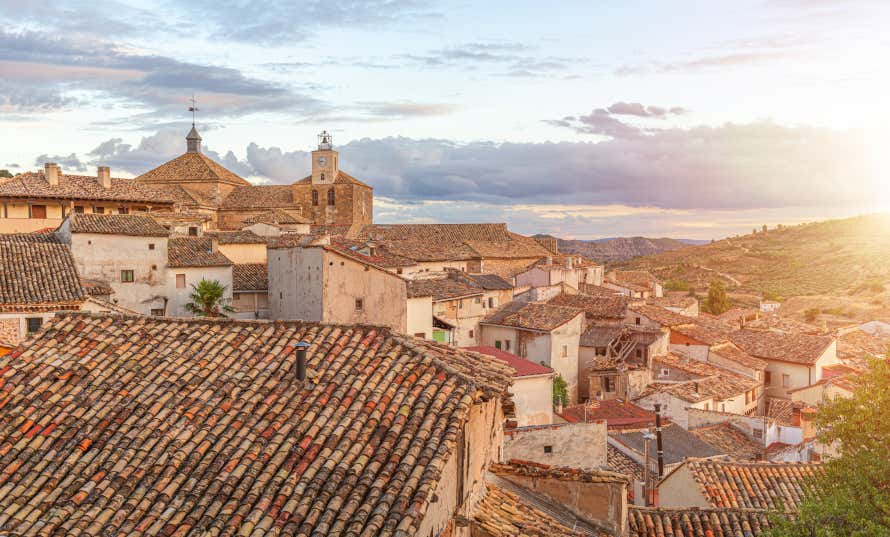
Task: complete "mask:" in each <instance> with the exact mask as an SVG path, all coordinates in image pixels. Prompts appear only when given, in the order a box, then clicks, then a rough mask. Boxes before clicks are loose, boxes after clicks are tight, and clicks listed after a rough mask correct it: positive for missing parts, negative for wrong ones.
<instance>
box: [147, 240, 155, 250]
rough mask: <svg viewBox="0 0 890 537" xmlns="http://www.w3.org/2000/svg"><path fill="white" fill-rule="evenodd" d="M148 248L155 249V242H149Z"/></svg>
mask: <svg viewBox="0 0 890 537" xmlns="http://www.w3.org/2000/svg"><path fill="white" fill-rule="evenodd" d="M148 249H149V250H154V249H155V243H153V242H151V243H149V244H148Z"/></svg>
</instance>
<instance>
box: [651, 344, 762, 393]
mask: <svg viewBox="0 0 890 537" xmlns="http://www.w3.org/2000/svg"><path fill="white" fill-rule="evenodd" d="M652 362H653V366H652V367H653V368H656V369H657V368H659V367H668V368H674V369H679V370H682V371H684V372H686V373H687V374H690V375H694V376H699V377H698V378H695V379H694V380H689V381H683V382H658V381H656V382H652V383H651V384H649V385H648V386H647V387H646V388H644V389H643V391H642V392H640V395H639V396H638V397H637V400H639V399H641V398H644V397H648V396H650V395H652V394H655V393H667V394H670V395H673V396H674V397H677V398H679V399H682V400H683V401H687V402H689V403H697V402H699V401H706V400H708V399H714V400H715V401H724V400H726V399H731V398H733V397H736V396H738V395H742V394H744V393H745V392H746V391H749V390H753V389H754V388H756V387H757V386H759V385H760V383H759V382H758V381H756V380H754V379H752V378H748V377H743V376H741V375H736V374H734V373H731V372H730V371H727V370H726V369H722V368H719V367H715V366H713V365H711V364H708V363H705V362H699V361H698V360H692V359H689V358H684V357H680V356H677V355H674V354H668V355H666V356H657V357H655V358H653V360H652Z"/></svg>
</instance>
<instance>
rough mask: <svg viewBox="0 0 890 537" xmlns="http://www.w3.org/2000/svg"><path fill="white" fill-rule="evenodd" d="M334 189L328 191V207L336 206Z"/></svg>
mask: <svg viewBox="0 0 890 537" xmlns="http://www.w3.org/2000/svg"><path fill="white" fill-rule="evenodd" d="M334 202H335V200H334V189H333V188H332V189H330V190H328V205H334Z"/></svg>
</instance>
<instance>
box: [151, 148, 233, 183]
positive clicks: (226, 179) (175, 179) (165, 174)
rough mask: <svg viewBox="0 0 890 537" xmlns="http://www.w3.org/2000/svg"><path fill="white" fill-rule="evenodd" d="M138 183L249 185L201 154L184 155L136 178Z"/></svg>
mask: <svg viewBox="0 0 890 537" xmlns="http://www.w3.org/2000/svg"><path fill="white" fill-rule="evenodd" d="M136 181H137V182H140V183H153V184H158V183H160V184H164V183H167V184H169V183H174V184H176V183H186V182H220V183H225V184H229V185H234V186H239V185H245V186H246V185H250V183H248V182H247V181H245V180H244V179H242V178H241V177H239V176H238V175H237V174H235V173H234V172H232V171H230V170H227V169H226V168H224V167H223V166H221V165H220V164H219V163H217V162H216V161H214V160H213V159H212V158H210V157H208V156H207V155H204V154H202V153H184V154H182V155H179V156H178V157H176V158H174V159H173V160H169V161H167V162H165V163H163V164H161V165H160V166H158V167H157V168H154V169H151V170H149V171H147V172H145V173H143V174H142V175H140V176H139V177H137V178H136Z"/></svg>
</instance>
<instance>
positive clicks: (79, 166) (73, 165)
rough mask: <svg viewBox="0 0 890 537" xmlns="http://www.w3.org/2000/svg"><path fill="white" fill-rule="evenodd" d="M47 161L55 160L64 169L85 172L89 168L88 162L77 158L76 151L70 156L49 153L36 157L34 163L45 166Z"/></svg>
mask: <svg viewBox="0 0 890 537" xmlns="http://www.w3.org/2000/svg"><path fill="white" fill-rule="evenodd" d="M47 162H55V163H56V164H58V165H59V166H61V167H62V169H67V170H74V171H78V172H85V171H86V170H87V166H86V164H85V163H83V162H81V160H80V159H79V158H77V155H76V154H75V153H71V154H70V155H68V156H64V155H55V156H52V157H51V156H49V155H40V156H39V157H37V158H36V159H34V165H35V166H37V167H43V165H44V164H45V163H47ZM16 167H18V166H16Z"/></svg>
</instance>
